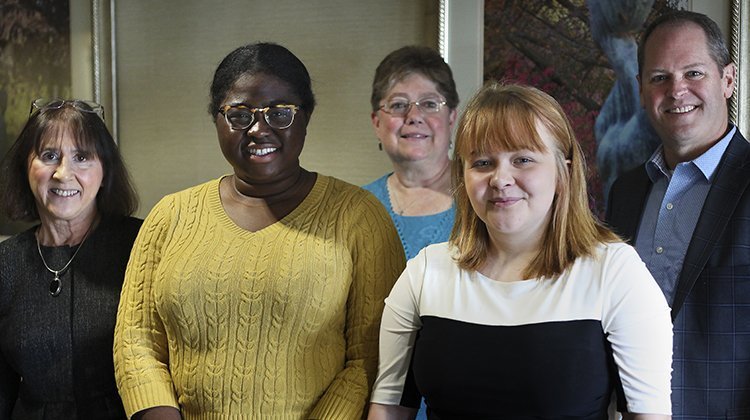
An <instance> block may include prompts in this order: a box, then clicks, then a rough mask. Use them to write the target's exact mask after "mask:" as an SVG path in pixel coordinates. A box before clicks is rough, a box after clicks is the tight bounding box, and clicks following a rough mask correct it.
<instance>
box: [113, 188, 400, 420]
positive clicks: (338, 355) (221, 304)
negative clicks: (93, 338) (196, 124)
mask: <svg viewBox="0 0 750 420" xmlns="http://www.w3.org/2000/svg"><path fill="white" fill-rule="evenodd" d="M404 265H405V259H404V255H403V250H402V248H401V244H400V242H399V239H398V235H397V233H396V231H395V229H394V227H393V224H392V223H391V221H390V219H389V218H388V214H386V212H385V210H384V209H383V207H382V205H381V204H380V203H379V202H378V201H377V199H375V197H373V196H371V195H370V194H369V193H367V192H365V191H363V190H361V189H359V188H357V187H354V186H352V185H350V184H347V183H345V182H343V181H340V180H337V179H335V178H331V177H327V176H323V175H318V178H317V181H316V183H315V186H314V187H313V189H312V191H311V192H310V194H309V195H308V196H307V197H306V198H305V200H304V201H303V202H302V204H300V205H299V206H298V207H297V208H296V209H295V210H293V211H292V212H291V213H290V214H289V215H287V216H286V217H285V218H284V219H282V220H281V221H279V222H277V223H275V224H273V225H271V226H269V227H267V228H265V229H262V230H260V231H257V232H250V231H247V230H244V229H241V228H239V227H238V226H237V225H235V224H234V223H233V222H232V221H231V220H230V219H229V217H228V216H227V215H226V213H225V212H224V210H223V208H222V205H221V201H220V198H219V180H218V179H217V180H213V181H210V182H207V183H205V184H202V185H198V186H196V187H193V188H190V189H188V190H185V191H182V192H179V193H176V194H172V195H169V196H167V197H165V198H164V199H162V200H161V202H159V203H158V204H157V205H156V207H154V209H153V210H152V211H151V213H150V214H149V216H148V218H147V219H146V221H145V223H144V225H143V227H142V229H141V231H140V233H139V235H138V239H137V240H136V243H135V245H134V248H133V253H132V255H131V258H130V262H129V264H128V269H127V272H126V275H125V284H124V287H123V291H122V297H121V300H120V307H119V312H118V317H117V326H116V328H115V345H114V358H115V375H116V378H117V385H118V388H119V391H120V395H121V396H122V399H123V402H124V404H125V409H126V411H127V413H128V416H130V415H132V414H133V413H135V412H138V411H140V410H143V409H146V408H149V407H155V406H173V407H179V409H180V410H181V412H182V416H183V418H185V419H220V418H221V419H224V418H229V417H232V418H257V419H266V418H275V419H276V418H278V419H301V418H319V419H356V418H359V417H360V416H361V415H362V410H363V408H364V405H365V402H366V399H367V397H368V395H369V393H370V388H371V386H372V383H373V381H374V378H375V375H376V373H377V352H378V329H379V324H380V316H381V312H382V309H383V300H384V299H385V297H386V296H387V295H388V292H389V291H390V289H391V286H392V285H393V283H394V282H395V280H396V278H397V277H398V275H399V274H400V272H401V271H402V270H403V268H404Z"/></svg>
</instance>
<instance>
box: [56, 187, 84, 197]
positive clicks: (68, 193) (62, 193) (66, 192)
mask: <svg viewBox="0 0 750 420" xmlns="http://www.w3.org/2000/svg"><path fill="white" fill-rule="evenodd" d="M52 192H53V193H54V194H56V195H59V196H61V197H70V196H71V195H76V194H78V190H61V189H58V188H53V189H52Z"/></svg>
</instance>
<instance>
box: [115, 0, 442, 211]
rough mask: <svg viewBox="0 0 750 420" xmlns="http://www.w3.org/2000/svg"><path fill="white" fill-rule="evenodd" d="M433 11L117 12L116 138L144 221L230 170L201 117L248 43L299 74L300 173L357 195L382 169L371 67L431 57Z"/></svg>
mask: <svg viewBox="0 0 750 420" xmlns="http://www.w3.org/2000/svg"><path fill="white" fill-rule="evenodd" d="M438 6H439V2H438V1H437V0H422V1H415V0H408V1H404V0H378V1H375V2H369V1H368V2H365V1H350V0H315V1H312V0H311V1H304V2H303V1H298V0H274V1H248V0H245V1H241V0H226V1H222V2H206V1H199V0H187V1H186V0H179V1H178V0H165V1H145V0H135V1H133V0H131V1H122V2H117V3H116V9H115V14H114V16H115V22H114V24H115V28H116V32H115V33H116V46H117V49H116V72H117V97H118V101H117V106H118V133H117V137H118V139H119V141H120V144H121V148H122V152H123V154H124V156H125V159H126V161H127V163H128V166H129V168H130V170H131V173H132V175H133V177H134V179H135V182H136V186H137V189H138V191H139V193H140V197H141V200H142V205H141V210H140V212H139V214H140V215H141V216H144V215H145V214H146V213H147V212H148V210H149V209H150V208H151V207H152V206H153V205H154V204H155V203H156V201H158V200H159V199H160V198H161V197H162V196H163V195H165V194H167V193H170V192H173V191H177V190H180V189H183V188H186V187H188V186H191V185H195V184H198V183H201V182H203V181H206V180H208V179H211V178H214V177H217V176H219V175H221V174H224V173H227V172H229V171H230V168H229V166H228V164H227V163H226V162H225V161H224V158H223V156H222V155H221V152H220V150H219V146H218V143H217V140H216V133H215V130H214V126H213V122H212V119H211V118H210V117H209V115H208V113H207V111H206V109H207V102H208V89H209V84H210V82H211V77H212V76H213V71H214V70H215V68H216V65H217V64H218V63H219V61H220V60H221V59H222V58H223V57H224V56H225V55H226V54H227V53H229V52H230V51H231V50H232V49H234V48H236V47H238V46H240V45H244V44H247V43H250V42H254V41H273V42H278V43H280V44H282V45H284V46H286V47H287V48H289V49H290V50H291V51H292V52H294V53H295V54H296V55H297V56H298V57H300V59H301V60H302V61H303V62H304V63H305V65H306V66H307V67H308V70H309V71H310V74H311V76H312V79H313V90H314V91H315V93H316V96H317V100H318V106H317V108H316V110H315V114H314V115H313V117H312V120H311V123H310V126H309V128H308V136H307V140H306V144H305V149H304V151H303V154H302V158H301V160H302V165H303V166H304V167H306V168H308V169H311V170H314V171H319V172H321V173H325V174H328V175H333V176H337V177H339V178H342V179H344V180H347V181H349V182H352V183H354V184H363V183H366V182H368V181H370V180H373V179H375V178H376V177H378V176H380V175H382V174H383V173H385V172H386V171H388V170H389V168H390V164H389V161H388V159H387V157H386V156H385V154H384V153H383V152H380V151H379V150H378V148H377V141H376V137H375V135H374V133H373V130H372V128H371V125H370V107H369V95H370V84H371V82H372V77H373V73H374V71H375V67H376V66H377V64H378V62H379V61H380V60H381V59H382V58H383V57H384V56H385V55H386V54H387V53H388V52H390V51H391V50H393V49H395V48H398V47H400V46H402V45H406V44H425V45H430V46H433V47H437V25H438V10H439V7H438Z"/></svg>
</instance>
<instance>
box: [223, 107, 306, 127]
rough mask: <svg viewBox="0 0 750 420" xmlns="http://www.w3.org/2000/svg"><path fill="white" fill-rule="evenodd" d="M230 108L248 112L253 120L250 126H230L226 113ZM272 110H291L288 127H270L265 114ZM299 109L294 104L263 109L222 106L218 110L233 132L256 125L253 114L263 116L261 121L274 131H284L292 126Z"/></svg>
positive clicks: (256, 120)
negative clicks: (242, 109)
mask: <svg viewBox="0 0 750 420" xmlns="http://www.w3.org/2000/svg"><path fill="white" fill-rule="evenodd" d="M232 108H244V109H246V110H248V111H250V115H252V116H253V119H252V121H250V124H248V125H247V127H242V128H235V127H234V125H233V124H232V122H231V121H229V117H228V116H227V111H228V110H230V109H232ZM274 108H284V109H291V110H292V120H291V121H290V122H289V125H287V126H285V127H274V126H273V125H271V122H270V121H268V114H267V112H268V111H270V110H272V109H274ZM301 109H302V107H301V106H299V105H294V104H278V105H269V106H266V107H263V108H251V107H249V106H247V105H244V104H238V105H224V106H222V107H221V108H219V113H220V114H221V115H223V116H224V120H225V121H226V122H227V125H228V126H229V128H230V129H232V130H235V131H243V130H247V129H249V128H250V127H252V126H253V125H255V123H257V122H258V121H259V120H258V119H257V118H255V114H256V113H258V112H260V113H261V114H263V120H264V121H265V122H266V124H268V126H269V127H271V128H273V129H276V130H286V129H287V128H289V127H291V126H292V124H294V117H296V116H297V112H299V110H301Z"/></svg>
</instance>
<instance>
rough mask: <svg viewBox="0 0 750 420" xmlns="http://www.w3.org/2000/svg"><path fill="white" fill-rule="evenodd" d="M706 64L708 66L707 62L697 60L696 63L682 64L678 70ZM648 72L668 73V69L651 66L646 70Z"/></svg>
mask: <svg viewBox="0 0 750 420" xmlns="http://www.w3.org/2000/svg"><path fill="white" fill-rule="evenodd" d="M707 66H709V64H707V63H704V62H701V61H699V62H697V63H690V64H688V65H685V66H682V67H680V68H679V69H678V70H688V69H691V68H695V67H707ZM648 72H649V73H669V71H667V70H665V69H662V68H653V69H650V70H648Z"/></svg>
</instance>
